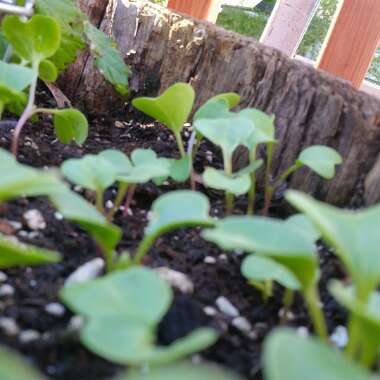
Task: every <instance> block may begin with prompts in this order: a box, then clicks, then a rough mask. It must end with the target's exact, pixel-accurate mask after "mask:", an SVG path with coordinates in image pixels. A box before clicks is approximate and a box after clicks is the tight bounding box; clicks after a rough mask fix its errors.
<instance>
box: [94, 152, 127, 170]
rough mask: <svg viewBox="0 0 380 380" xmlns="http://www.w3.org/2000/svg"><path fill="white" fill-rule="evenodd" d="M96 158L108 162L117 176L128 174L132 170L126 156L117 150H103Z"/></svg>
mask: <svg viewBox="0 0 380 380" xmlns="http://www.w3.org/2000/svg"><path fill="white" fill-rule="evenodd" d="M98 156H99V157H100V158H104V159H106V160H108V161H109V162H110V163H111V164H112V165H113V166H114V168H115V170H116V173H117V175H122V174H128V173H129V172H130V170H131V169H132V163H131V161H130V160H129V158H128V157H127V155H125V154H124V153H123V152H120V151H119V150H115V149H107V150H103V152H101V153H99V154H98Z"/></svg>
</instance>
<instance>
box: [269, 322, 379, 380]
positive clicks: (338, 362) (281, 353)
mask: <svg viewBox="0 0 380 380" xmlns="http://www.w3.org/2000/svg"><path fill="white" fill-rule="evenodd" d="M264 373H265V379H266V380H305V378H307V379H308V380H322V379H323V380H343V379H344V380H379V377H377V376H374V375H373V376H372V375H371V374H370V373H369V372H367V371H366V370H364V369H362V368H361V367H359V366H358V365H356V364H355V363H354V362H352V361H350V360H349V359H347V358H346V357H345V356H343V354H341V353H340V352H339V351H336V350H334V349H332V348H331V347H329V346H328V345H326V344H325V343H322V342H321V341H319V340H317V339H315V338H303V337H300V336H298V335H297V334H296V333H295V332H292V331H290V330H287V329H280V330H278V331H276V332H275V333H273V334H272V335H271V336H270V337H269V338H268V339H267V341H266V343H265V348H264Z"/></svg>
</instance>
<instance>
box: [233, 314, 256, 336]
mask: <svg viewBox="0 0 380 380" xmlns="http://www.w3.org/2000/svg"><path fill="white" fill-rule="evenodd" d="M231 324H232V326H234V327H236V328H237V329H238V330H240V331H241V332H243V333H244V334H249V333H250V332H251V331H252V325H251V324H250V322H249V321H248V319H247V318H245V317H236V318H234V319H233V320H232V322H231Z"/></svg>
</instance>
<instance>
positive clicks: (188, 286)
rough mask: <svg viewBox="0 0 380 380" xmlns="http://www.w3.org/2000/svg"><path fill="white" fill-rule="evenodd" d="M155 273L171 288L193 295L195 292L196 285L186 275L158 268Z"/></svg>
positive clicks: (165, 268)
mask: <svg viewBox="0 0 380 380" xmlns="http://www.w3.org/2000/svg"><path fill="white" fill-rule="evenodd" d="M154 271H155V272H156V273H158V275H159V276H160V277H161V278H162V279H163V280H164V281H166V282H167V283H168V284H169V285H170V286H171V287H173V288H176V289H178V290H180V291H181V292H182V293H184V294H191V293H193V292H194V284H193V282H192V281H191V279H190V278H189V277H188V276H187V275H186V274H184V273H182V272H178V271H175V270H173V269H170V268H167V267H160V268H156V269H155V270H154Z"/></svg>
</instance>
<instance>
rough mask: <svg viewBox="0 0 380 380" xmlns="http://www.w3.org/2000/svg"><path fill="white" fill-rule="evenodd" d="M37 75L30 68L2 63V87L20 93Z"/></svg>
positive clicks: (0, 73)
mask: <svg viewBox="0 0 380 380" xmlns="http://www.w3.org/2000/svg"><path fill="white" fill-rule="evenodd" d="M34 77H35V73H34V72H33V70H32V69H30V68H29V67H25V66H21V65H17V64H14V63H6V62H3V61H0V85H2V86H5V87H7V88H9V89H10V90H14V91H16V92H20V91H23V90H25V89H26V88H27V87H28V86H29V85H30V84H31V83H32V81H33V79H34Z"/></svg>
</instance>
